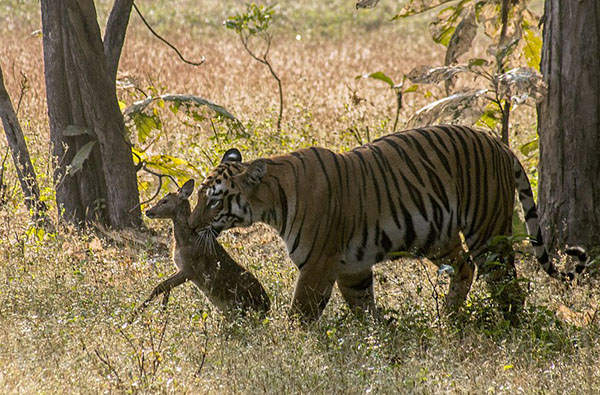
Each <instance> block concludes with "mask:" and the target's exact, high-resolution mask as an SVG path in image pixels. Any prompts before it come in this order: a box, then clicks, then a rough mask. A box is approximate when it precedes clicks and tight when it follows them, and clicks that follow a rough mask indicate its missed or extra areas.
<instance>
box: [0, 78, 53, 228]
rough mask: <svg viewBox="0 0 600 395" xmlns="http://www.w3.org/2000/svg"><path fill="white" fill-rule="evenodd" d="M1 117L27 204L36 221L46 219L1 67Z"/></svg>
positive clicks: (44, 209)
mask: <svg viewBox="0 0 600 395" xmlns="http://www.w3.org/2000/svg"><path fill="white" fill-rule="evenodd" d="M0 118H1V119H2V124H3V126H4V133H5V134H6V140H7V141H8V146H9V147H10V151H11V153H12V157H13V161H14V163H15V169H16V170H17V175H18V177H19V182H20V183H21V189H22V190H23V195H24V196H25V205H26V206H27V208H28V209H29V211H31V213H32V215H33V218H34V219H35V220H36V221H37V220H39V219H45V213H46V205H45V204H44V202H42V201H41V200H40V189H39V187H38V184H37V178H36V175H35V170H34V168H33V165H32V164H31V159H30V157H29V150H28V149H27V144H26V143H25V137H24V136H23V130H22V129H21V125H20V124H19V120H18V118H17V114H16V113H15V109H14V107H13V104H12V101H11V100H10V96H9V95H8V92H7V91H6V87H5V86H4V76H3V75H2V68H0Z"/></svg>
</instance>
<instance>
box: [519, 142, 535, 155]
mask: <svg viewBox="0 0 600 395" xmlns="http://www.w3.org/2000/svg"><path fill="white" fill-rule="evenodd" d="M538 147H539V139H538V138H535V139H534V140H531V141H530V142H528V143H525V144H523V145H522V146H521V147H520V148H519V151H521V153H522V154H523V155H525V156H529V155H531V153H532V152H534V151H536V150H537V149H538Z"/></svg>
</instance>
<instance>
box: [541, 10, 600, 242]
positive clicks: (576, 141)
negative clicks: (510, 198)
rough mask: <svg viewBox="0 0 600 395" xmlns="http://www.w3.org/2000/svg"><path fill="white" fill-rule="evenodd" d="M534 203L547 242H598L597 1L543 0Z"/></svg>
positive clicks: (599, 77) (599, 13)
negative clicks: (544, 90) (542, 90)
mask: <svg viewBox="0 0 600 395" xmlns="http://www.w3.org/2000/svg"><path fill="white" fill-rule="evenodd" d="M545 18H546V20H545V23H544V44H543V48H542V63H541V70H542V73H543V75H544V80H545V82H546V84H547V85H548V96H547V98H546V99H545V100H544V101H543V102H542V103H541V104H540V105H539V107H538V133H539V136H540V174H539V190H538V197H539V209H540V213H541V225H542V227H543V229H544V236H545V241H546V243H547V244H548V247H549V248H550V249H551V250H556V249H562V248H563V247H564V246H565V245H574V244H582V245H584V246H586V247H587V248H592V247H597V246H600V56H599V55H598V54H600V4H599V3H598V1H597V0H580V1H561V0H546V2H545Z"/></svg>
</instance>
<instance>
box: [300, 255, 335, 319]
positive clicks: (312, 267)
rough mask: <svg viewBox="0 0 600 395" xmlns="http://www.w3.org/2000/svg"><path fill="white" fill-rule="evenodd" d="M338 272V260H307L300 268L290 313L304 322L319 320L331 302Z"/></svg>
mask: <svg viewBox="0 0 600 395" xmlns="http://www.w3.org/2000/svg"><path fill="white" fill-rule="evenodd" d="M336 274H337V273H336V260H333V259H324V260H321V261H318V262H314V261H313V262H307V263H306V264H305V265H304V266H303V267H302V269H300V276H299V277H298V281H297V282H296V289H295V290H294V299H293V300H292V306H291V309H290V315H292V316H298V317H299V318H300V319H301V320H302V321H304V322H311V321H315V320H317V319H318V318H319V317H320V316H321V313H323V309H325V306H327V303H328V302H329V298H330V297H331V290H332V289H333V284H334V283H335V280H336Z"/></svg>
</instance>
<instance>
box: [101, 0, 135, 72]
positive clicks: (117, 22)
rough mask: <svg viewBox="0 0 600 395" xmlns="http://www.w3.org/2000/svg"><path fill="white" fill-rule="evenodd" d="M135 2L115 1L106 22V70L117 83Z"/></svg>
mask: <svg viewBox="0 0 600 395" xmlns="http://www.w3.org/2000/svg"><path fill="white" fill-rule="evenodd" d="M132 6H133V0H115V3H114V4H113V8H112V10H111V12H110V16H109V17H108V21H107V22H106V31H105V33H104V54H105V55H106V68H107V70H108V77H109V79H110V80H111V81H113V82H114V81H116V78H117V69H118V67H119V59H120V58H121V50H122V48H123V43H124V42H125V33H126V32H127V25H128V24H129V16H130V15H131V7H132Z"/></svg>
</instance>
